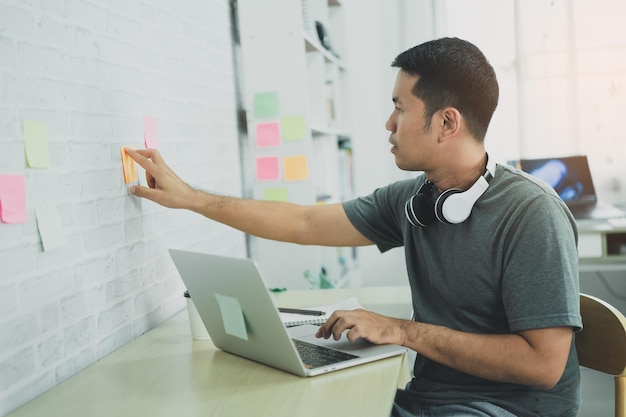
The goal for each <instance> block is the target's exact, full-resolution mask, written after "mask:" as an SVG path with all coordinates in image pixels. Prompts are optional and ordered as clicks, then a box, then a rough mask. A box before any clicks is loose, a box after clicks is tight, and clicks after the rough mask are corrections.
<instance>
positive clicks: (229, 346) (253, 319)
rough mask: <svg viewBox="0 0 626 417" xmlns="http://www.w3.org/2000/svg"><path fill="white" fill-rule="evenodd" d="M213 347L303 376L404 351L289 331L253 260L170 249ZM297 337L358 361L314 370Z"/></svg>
mask: <svg viewBox="0 0 626 417" xmlns="http://www.w3.org/2000/svg"><path fill="white" fill-rule="evenodd" d="M169 252H170V255H171V257H172V259H173V261H174V264H175V265H176V268H177V269H178V271H179V273H180V276H181V278H182V280H183V282H184V283H185V285H186V287H187V291H189V294H190V296H191V299H192V300H193V301H194V305H195V307H196V309H197V310H198V313H199V315H200V318H201V319H202V321H203V323H204V324H205V327H206V328H207V331H208V333H209V335H210V337H211V341H212V342H213V344H214V345H215V346H216V347H218V348H219V349H222V350H224V351H226V352H230V353H233V354H236V355H239V356H243V357H245V358H248V359H252V360H254V361H257V362H261V363H264V364H266V365H269V366H272V367H275V368H278V369H282V370H285V371H287V372H291V373H293V374H296V375H300V376H314V375H319V374H322V373H325V372H330V371H334V370H338V369H343V368H347V367H350V366H355V365H359V364H362V363H366V362H370V361H373V360H378V359H382V358H385V357H389V356H394V355H399V354H402V353H404V352H405V351H406V349H405V348H403V347H401V346H396V345H373V344H370V343H368V342H365V341H362V342H360V343H350V342H348V341H347V338H346V337H345V335H344V336H343V337H342V338H341V339H340V340H339V341H334V340H323V339H317V338H315V336H314V334H315V332H316V330H317V328H318V327H317V326H298V327H294V328H289V329H287V328H286V327H285V326H284V325H283V322H282V320H281V318H280V316H279V313H278V309H277V308H276V306H275V305H274V302H273V301H272V299H271V295H270V293H269V290H268V289H267V286H266V285H265V282H264V280H263V278H262V277H261V275H260V272H259V270H258V268H257V265H256V264H255V263H254V262H253V261H252V260H249V259H242V258H230V257H224V256H218V255H210V254H205V253H196V252H189V251H182V250H175V249H170V250H169ZM293 338H297V339H300V340H302V341H305V342H307V343H310V344H316V345H320V346H325V347H329V348H334V349H336V350H339V351H342V352H345V353H349V354H352V355H355V356H357V357H356V358H355V359H351V360H348V361H342V362H340V363H336V364H329V365H328V366H325V367H317V368H314V369H310V368H309V367H307V366H305V365H304V363H303V362H302V360H301V359H300V356H299V354H298V352H297V350H296V347H295V346H294V343H293V341H292V339H293Z"/></svg>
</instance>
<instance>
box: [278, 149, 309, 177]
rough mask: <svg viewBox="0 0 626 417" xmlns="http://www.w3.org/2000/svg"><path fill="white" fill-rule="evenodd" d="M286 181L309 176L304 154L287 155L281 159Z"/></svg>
mask: <svg viewBox="0 0 626 417" xmlns="http://www.w3.org/2000/svg"><path fill="white" fill-rule="evenodd" d="M283 166H284V169H285V180H286V181H299V180H306V179H308V178H309V165H308V162H307V157H306V155H297V156H288V157H286V158H285V159H283Z"/></svg>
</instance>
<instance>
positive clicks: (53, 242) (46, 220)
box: [35, 204, 67, 251]
mask: <svg viewBox="0 0 626 417" xmlns="http://www.w3.org/2000/svg"><path fill="white" fill-rule="evenodd" d="M35 215H36V217H37V229H39V237H41V244H42V245H43V250H44V251H49V250H52V249H57V248H61V247H63V246H66V245H67V239H66V238H65V232H64V231H63V225H62V224H61V217H60V216H59V209H58V207H57V206H56V205H55V204H41V205H38V206H37V207H36V208H35Z"/></svg>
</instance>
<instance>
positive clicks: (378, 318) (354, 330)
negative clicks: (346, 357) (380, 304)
mask: <svg viewBox="0 0 626 417" xmlns="http://www.w3.org/2000/svg"><path fill="white" fill-rule="evenodd" d="M403 322H404V320H401V319H396V318H392V317H387V316H382V315H380V314H377V313H373V312H371V311H366V310H363V309H357V310H337V311H335V312H334V313H333V314H332V315H331V316H330V317H329V318H328V320H326V323H324V325H323V326H321V327H320V329H319V330H318V331H317V334H316V335H315V336H316V337H318V338H321V337H323V338H324V339H328V338H330V337H331V336H332V337H333V339H335V340H339V338H340V337H341V333H343V332H344V331H345V330H348V333H347V334H346V336H347V337H348V340H350V341H351V342H354V341H356V340H357V339H359V338H363V339H366V340H368V341H370V342H371V343H375V344H379V345H382V344H396V345H402V344H403V343H404V338H405V335H404V326H403Z"/></svg>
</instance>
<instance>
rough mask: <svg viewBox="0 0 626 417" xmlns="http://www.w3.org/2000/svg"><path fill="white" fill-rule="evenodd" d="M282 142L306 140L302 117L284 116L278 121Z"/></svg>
mask: <svg viewBox="0 0 626 417" xmlns="http://www.w3.org/2000/svg"><path fill="white" fill-rule="evenodd" d="M280 123H281V127H282V131H283V140H285V141H289V140H303V139H306V134H307V130H306V119H305V118H304V116H285V117H283V118H282V119H281V121H280Z"/></svg>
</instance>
